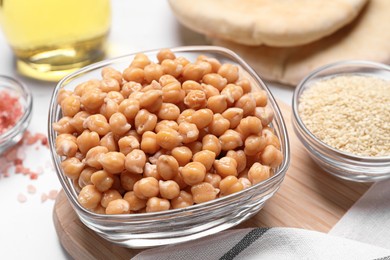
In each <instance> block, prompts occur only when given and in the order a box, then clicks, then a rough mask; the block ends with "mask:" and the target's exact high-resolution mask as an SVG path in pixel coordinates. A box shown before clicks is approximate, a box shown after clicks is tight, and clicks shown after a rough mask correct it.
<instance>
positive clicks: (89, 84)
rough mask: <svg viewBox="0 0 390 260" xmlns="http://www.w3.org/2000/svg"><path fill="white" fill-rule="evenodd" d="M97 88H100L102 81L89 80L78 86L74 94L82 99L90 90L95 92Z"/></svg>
mask: <svg viewBox="0 0 390 260" xmlns="http://www.w3.org/2000/svg"><path fill="white" fill-rule="evenodd" d="M97 88H100V80H97V79H91V80H88V81H86V82H84V83H81V84H79V85H77V86H76V87H75V89H74V94H76V95H77V96H79V97H81V96H82V95H83V94H84V93H86V92H88V91H90V90H93V89H97ZM60 103H61V102H59V104H60Z"/></svg>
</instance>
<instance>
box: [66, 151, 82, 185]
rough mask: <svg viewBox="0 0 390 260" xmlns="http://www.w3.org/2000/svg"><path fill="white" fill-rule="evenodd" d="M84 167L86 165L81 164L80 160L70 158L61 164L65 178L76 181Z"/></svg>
mask: <svg viewBox="0 0 390 260" xmlns="http://www.w3.org/2000/svg"><path fill="white" fill-rule="evenodd" d="M84 166H85V165H84V163H82V162H80V160H79V159H77V158H75V157H71V158H68V159H66V160H64V161H62V162H61V167H62V170H63V171H64V174H65V176H67V177H69V178H71V179H72V180H76V179H77V178H78V177H79V176H80V173H81V171H82V170H83V169H84Z"/></svg>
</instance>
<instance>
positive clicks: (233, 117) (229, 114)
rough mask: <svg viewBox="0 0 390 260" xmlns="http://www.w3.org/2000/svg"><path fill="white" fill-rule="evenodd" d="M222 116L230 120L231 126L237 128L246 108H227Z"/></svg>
mask: <svg viewBox="0 0 390 260" xmlns="http://www.w3.org/2000/svg"><path fill="white" fill-rule="evenodd" d="M222 116H223V117H224V118H226V119H227V120H229V122H230V128H236V127H237V126H238V125H239V124H240V122H241V119H242V118H243V117H244V110H242V109H241V108H238V107H231V108H228V109H226V111H225V112H223V113H222Z"/></svg>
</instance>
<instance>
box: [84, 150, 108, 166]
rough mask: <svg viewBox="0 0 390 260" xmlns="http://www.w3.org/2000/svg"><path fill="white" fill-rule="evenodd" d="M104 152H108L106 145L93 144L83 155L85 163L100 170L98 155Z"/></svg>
mask: <svg viewBox="0 0 390 260" xmlns="http://www.w3.org/2000/svg"><path fill="white" fill-rule="evenodd" d="M105 153H108V149H107V148H106V147H104V146H95V147H93V148H91V149H90V150H89V151H88V152H87V154H86V156H85V163H86V164H87V165H89V166H91V167H93V168H96V169H98V170H100V169H102V168H103V166H102V165H101V163H100V157H101V156H102V154H105Z"/></svg>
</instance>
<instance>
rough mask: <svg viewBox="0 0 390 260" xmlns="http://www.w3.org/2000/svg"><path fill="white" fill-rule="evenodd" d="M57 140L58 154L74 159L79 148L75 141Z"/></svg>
mask: <svg viewBox="0 0 390 260" xmlns="http://www.w3.org/2000/svg"><path fill="white" fill-rule="evenodd" d="M61 135H64V134H60V135H59V136H61ZM59 136H58V137H59ZM58 137H57V139H56V145H55V146H56V153H57V154H58V155H60V156H65V157H67V158H69V157H74V156H75V155H76V153H77V150H78V146H77V144H76V142H75V141H74V140H71V139H66V138H58Z"/></svg>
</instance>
